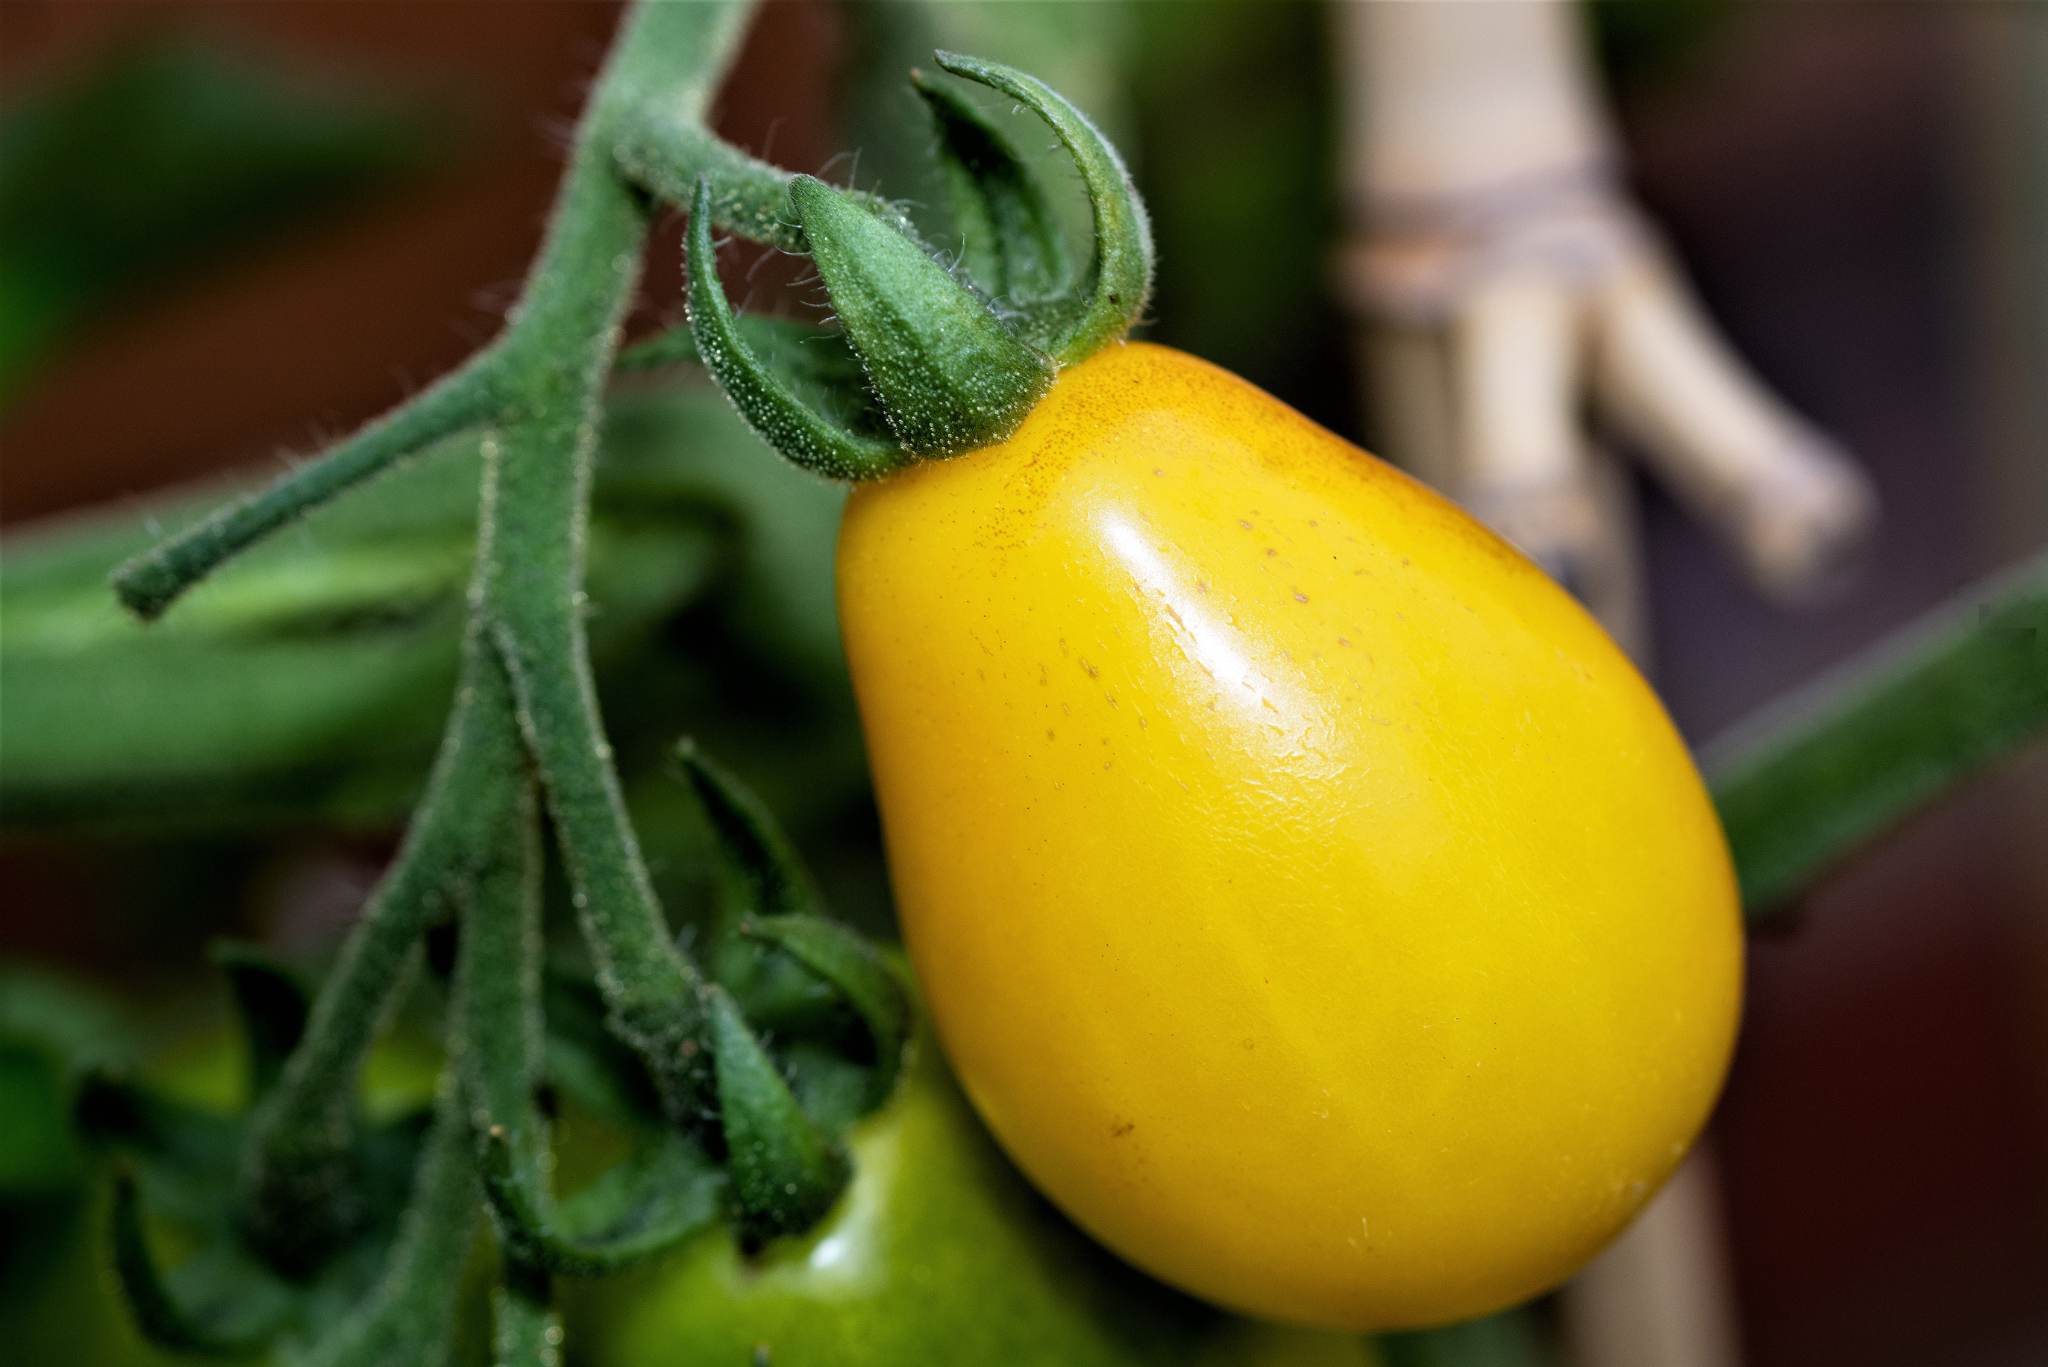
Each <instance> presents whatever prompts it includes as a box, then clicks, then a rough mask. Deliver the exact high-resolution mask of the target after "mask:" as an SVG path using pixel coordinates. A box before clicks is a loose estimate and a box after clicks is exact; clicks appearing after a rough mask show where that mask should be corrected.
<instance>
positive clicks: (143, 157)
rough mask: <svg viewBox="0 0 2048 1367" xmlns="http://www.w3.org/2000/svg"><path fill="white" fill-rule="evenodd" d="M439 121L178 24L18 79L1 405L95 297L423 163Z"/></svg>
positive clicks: (4, 260)
mask: <svg viewBox="0 0 2048 1367" xmlns="http://www.w3.org/2000/svg"><path fill="white" fill-rule="evenodd" d="M445 126H446V124H445V121H439V122H437V121H435V120H433V119H430V118H429V117H427V113H426V111H425V110H424V109H422V108H421V107H419V106H418V105H417V104H416V103H415V102H412V101H408V100H400V99H394V98H391V97H388V96H382V95H376V94H371V93H365V92H363V91H360V90H354V89H348V88H344V87H341V86H339V85H337V84H335V83H333V82H329V81H323V80H320V79H317V78H315V77H312V76H309V75H307V74H306V73H301V72H293V71H288V70H285V69H283V68H280V67H277V66H274V65H272V64H270V63H268V62H261V61H257V60H254V59H251V58H247V57H242V56H238V55H235V54H233V53H230V52H227V51H224V50H222V49H220V48H219V47H217V46H208V45H203V44H201V43H199V42H197V41H194V40H190V39H182V38H176V37H171V38H161V37H150V38H143V39H138V40H136V41H133V42H130V43H127V44H124V45H120V46H117V47H115V48H113V49H112V50H110V51H108V52H107V53H106V54H105V55H104V56H101V57H99V58H98V59H97V60H95V61H94V62H93V64H92V65H90V66H86V67H83V68H80V69H78V70H75V71H69V72H65V73H63V74H61V75H59V76H58V77H56V78H55V79H53V80H51V81H49V82H48V83H46V84H44V85H43V86H41V87H40V88H37V89H32V90H29V91H25V92H22V93H21V94H19V95H18V96H17V97H16V98H15V99H14V100H12V101H11V102H10V103H9V104H8V106H7V107H6V108H5V109H4V110H0V403H4V402H5V401H6V400H7V398H8V397H9V396H10V395H11V394H12V393H13V392H14V391H15V390H16V389H18V388H19V386H20V385H21V384H22V382H23V381H24V380H25V379H26V378H27V376H28V374H29V373H30V371H31V370H32V369H33V367H34V366H35V365H36V363H37V362H38V361H40V360H41V359H42V358H43V357H44V356H45V355H47V354H48V352H49V351H50V350H51V349H53V348H54V347H56V346H57V345H59V344H61V342H62V341H63V339H64V336H65V335H66V334H67V333H68V332H69V331H70V330H71V329H72V328H74V327H76V326H77V325H78V324H79V323H81V322H82V321H84V320H85V319H86V318H88V317H90V316H91V315H92V314H93V313H95V312H96V311H99V310H102V309H104V308H106V307H108V306H110V305H113V304H115V303H117V302H119V301H120V300H122V299H123V298H124V296H126V295H127V294H128V293H129V292H131V291H134V290H138V289H144V288H148V287H151V286H154V285H160V284H162V283H163V282H164V281H165V280H167V279H169V278H170V277H172V276H175V275H176V274H178V273H179V272H181V271H185V270H188V269H191V268H192V267H195V266H198V265H202V264H205V263H206V262H208V261H210V260H216V259H219V258H221V257H223V256H225V255H226V254H227V253H229V252H232V251H233V250H235V249H236V248H238V247H241V246H244V245H245V244H247V243H248V242H250V241H252V240H255V239H257V238H260V237H262V236H264V235H265V234H267V233H271V232H274V231H276V230H277V229H279V228H281V227H284V226H287V225H289V224H292V223H295V222H300V221H303V220H305V219H306V218H307V217H309V216H310V215H312V214H313V213H315V212H317V211H319V210H321V209H325V208H329V207H332V206H334V205H337V204H340V203H343V202H346V201H350V200H352V199H354V198H356V197H358V196H360V195H361V194H362V193H363V192H365V191H366V190H368V189H370V188H372V187H374V186H376V185H378V184H380V183H383V182H386V181H388V180H390V179H392V178H393V177H394V176H397V175H400V174H402V173H405V172H408V171H412V170H415V169H418V168H419V167H421V166H423V165H425V164H426V163H427V162H428V161H429V160H430V159H431V158H433V157H434V156H435V155H436V153H437V152H439V151H440V150H441V149H442V148H444V147H445V145H446V139H445V136H443V135H441V134H439V133H437V131H436V130H437V128H445Z"/></svg>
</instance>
